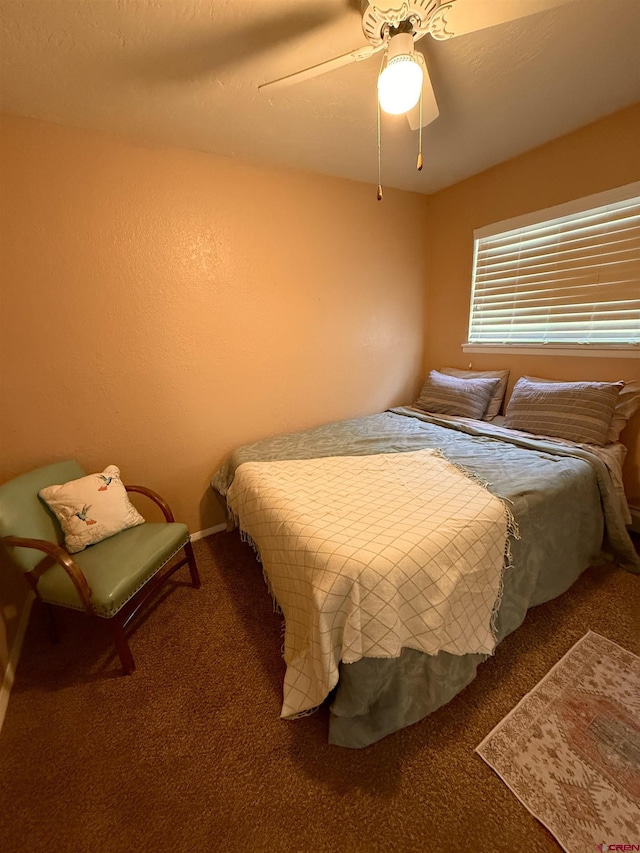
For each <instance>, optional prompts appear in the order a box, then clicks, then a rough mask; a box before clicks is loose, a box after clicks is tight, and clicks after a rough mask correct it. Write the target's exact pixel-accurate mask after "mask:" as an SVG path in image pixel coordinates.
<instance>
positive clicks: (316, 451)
mask: <svg viewBox="0 0 640 853" xmlns="http://www.w3.org/2000/svg"><path fill="white" fill-rule="evenodd" d="M422 448H438V449H439V450H441V452H442V453H443V454H444V455H445V456H446V457H447V458H448V459H449V460H450V461H451V462H453V463H455V464H457V465H461V466H463V467H464V468H465V469H466V470H468V471H469V472H471V473H472V474H474V475H476V476H478V477H480V478H481V479H482V480H484V481H486V482H487V484H488V488H489V489H490V491H491V492H493V493H494V494H495V495H497V496H498V497H500V498H503V499H504V500H507V501H509V503H510V506H511V509H512V511H513V514H514V516H515V518H516V521H517V522H518V525H519V528H520V537H521V538H520V540H518V541H515V542H513V543H512V553H513V568H511V569H509V570H507V571H506V572H505V576H504V592H503V597H502V603H501V606H500V610H499V612H498V617H497V635H498V641H500V640H502V639H503V638H504V637H505V636H507V634H509V633H511V632H512V631H513V630H515V629H516V628H517V627H518V626H519V625H520V624H521V623H522V621H523V620H524V617H525V614H526V612H527V609H528V608H529V607H532V606H534V605H536V604H541V603H542V602H545V601H549V600H550V599H552V598H555V597H556V596H558V595H560V594H561V593H563V592H565V591H566V590H567V589H568V588H569V587H570V586H571V585H572V584H573V583H574V582H575V580H576V579H577V578H578V577H579V575H580V574H581V572H582V571H584V569H586V568H587V567H588V566H590V565H594V564H595V563H597V562H598V561H599V560H601V559H602V558H603V551H604V552H605V553H607V554H608V555H609V556H610V557H612V558H613V559H614V560H615V561H616V562H618V563H619V564H620V565H621V566H623V567H624V568H626V569H628V570H630V571H634V572H640V563H639V561H638V557H637V554H636V552H635V549H634V547H633V543H632V542H631V540H630V538H629V535H628V533H627V530H626V527H625V524H624V520H623V518H622V515H621V513H620V509H619V504H618V501H617V499H616V496H615V492H614V490H613V488H612V486H611V483H610V479H609V475H608V472H607V469H606V467H605V465H604V464H603V463H602V462H601V460H600V459H598V458H597V457H596V456H594V455H593V454H591V453H589V452H588V451H586V450H583V449H580V448H577V447H567V446H566V445H560V444H557V443H554V442H552V441H541V440H537V439H533V438H526V437H523V436H521V435H510V434H509V431H508V430H496V429H495V428H492V427H491V426H490V425H484V424H482V423H480V422H477V421H473V422H461V421H450V420H448V419H446V418H441V417H435V416H432V415H427V414H424V413H419V412H417V411H416V410H414V409H411V408H397V409H392V410H390V411H388V412H384V413H381V414H376V415H370V416H368V417H364V418H357V419H354V420H349V421H339V422H336V423H331V424H325V425H323V426H321V427H317V428H315V429H310V430H305V431H303V432H299V433H293V434H290V435H287V436H277V437H275V438H270V439H265V440H263V441H259V442H256V443H255V444H251V445H246V446H244V447H240V448H238V449H237V450H236V451H235V452H234V453H233V454H232V455H231V456H230V458H229V459H228V461H227V462H226V463H225V465H223V466H222V467H221V468H220V469H219V470H218V471H217V472H216V473H215V475H214V477H213V479H212V481H211V485H212V487H213V488H214V489H215V490H216V491H217V492H219V493H220V494H221V495H222V496H224V495H225V494H226V492H227V489H228V488H229V486H230V485H231V483H232V481H233V477H234V473H235V470H236V469H237V467H238V466H239V465H241V464H242V463H243V462H247V461H268V460H275V459H310V458H317V457H321V456H347V455H359V456H363V455H371V454H378V453H393V452H403V451H410V450H418V449H422ZM484 659H485V656H483V655H462V656H455V655H450V654H447V653H445V652H440V653H439V654H437V655H425V654H423V653H421V652H417V651H414V650H412V649H404V650H403V652H402V654H401V656H400V657H399V658H393V659H382V658H363V659H362V660H360V661H358V662H356V663H352V664H344V663H343V664H341V666H340V680H339V683H338V686H337V688H336V691H335V694H334V697H333V702H332V705H331V720H330V727H329V741H330V742H331V743H334V744H338V745H341V746H348V747H362V746H366V745H368V744H370V743H373V742H375V741H377V740H379V739H380V738H382V737H384V736H385V735H387V734H390V733H391V732H394V731H397V730H398V729H400V728H403V727H404V726H407V725H410V724H412V723H414V722H417V721H418V720H420V719H422V718H423V717H425V716H426V715H427V714H429V713H431V712H433V711H435V710H436V709H437V708H439V707H440V706H441V705H444V704H445V703H446V702H448V701H449V700H450V699H452V698H453V697H454V696H455V695H456V694H457V693H458V692H459V691H460V690H462V688H463V687H465V686H466V685H467V684H468V683H469V682H470V681H472V680H473V678H474V677H475V675H476V670H477V667H478V664H479V663H481V662H482V661H483V660H484Z"/></svg>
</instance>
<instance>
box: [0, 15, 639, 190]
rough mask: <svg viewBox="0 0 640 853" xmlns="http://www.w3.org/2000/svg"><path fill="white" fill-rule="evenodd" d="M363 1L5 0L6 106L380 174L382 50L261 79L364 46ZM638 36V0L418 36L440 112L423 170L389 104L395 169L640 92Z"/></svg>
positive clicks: (449, 171) (329, 168) (387, 124)
mask: <svg viewBox="0 0 640 853" xmlns="http://www.w3.org/2000/svg"><path fill="white" fill-rule="evenodd" d="M475 2H477V3H478V4H482V3H485V4H487V3H488V4H491V3H494V4H495V3H499V2H502V0H475ZM380 5H384V4H383V3H382V0H381V2H380ZM387 5H391V4H390V3H389V4H387ZM359 8H360V4H359V0H0V26H1V30H0V48H1V56H0V74H1V79H0V106H1V108H2V109H3V111H6V112H11V113H17V114H20V115H26V116H35V117H39V118H44V119H50V120H53V121H56V122H60V123H66V124H71V125H76V126H79V127H87V128H95V129H99V130H104V131H110V132H115V133H121V134H125V135H128V136H133V137H136V138H139V139H143V140H145V141H149V142H152V143H161V144H170V145H176V146H181V147H185V148H193V149H197V150H199V151H211V152H215V153H217V154H222V155H225V156H229V157H237V158H241V159H244V160H249V161H252V162H254V163H265V164H278V165H283V166H290V167H295V168H300V169H306V170H309V171H315V172H321V173H325V174H330V175H338V176H341V177H347V178H354V179H356V180H363V181H368V182H370V183H372V184H374V185H375V184H377V154H376V77H377V73H378V70H379V64H380V63H379V56H375V57H373V58H371V59H370V60H368V61H366V62H361V63H357V64H352V65H349V66H346V67H344V68H341V69H339V70H337V71H333V72H331V73H329V74H325V75H323V76H321V77H317V78H315V79H312V80H307V81H305V82H302V83H300V84H298V85H296V86H292V87H290V88H286V89H281V90H277V91H271V92H268V91H265V92H258V89H257V87H258V84H259V83H262V82H265V81H266V80H271V79H274V78H277V77H280V76H282V75H284V74H288V73H291V72H293V71H297V70H298V69H300V68H303V67H307V66H309V65H312V64H314V63H317V62H321V61H323V60H325V59H330V58H331V57H333V56H336V55H338V54H340V53H344V52H346V51H349V50H352V49H354V48H356V47H359V46H362V45H364V44H366V41H365V38H364V36H363V33H362V30H361V17H360V13H359ZM639 37H640V0H574V2H572V3H569V4H568V5H565V6H561V7H558V8H555V9H552V10H549V11H546V12H540V13H538V14H536V15H532V16H530V17H527V18H521V19H520V20H518V21H515V22H512V23H509V24H503V25H501V26H497V27H493V28H491V29H486V30H482V31H479V32H476V33H471V34H469V35H465V36H460V37H458V38H455V39H451V40H449V41H444V42H437V41H435V40H434V39H432V38H431V37H430V36H428V35H427V36H425V37H424V38H423V39H422V40H421V41H420V42H418V46H419V48H420V49H421V50H422V51H423V52H424V53H425V55H426V59H427V63H428V66H429V69H430V75H431V78H432V81H433V84H434V87H435V91H436V96H437V99H438V103H439V107H440V117H439V118H438V119H437V120H436V121H435V122H434V123H433V124H431V125H429V126H428V127H427V128H425V130H424V132H423V137H424V138H423V145H424V151H425V167H424V169H423V171H422V172H420V173H419V172H417V171H416V169H415V162H416V153H417V138H418V134H417V132H415V133H414V132H412V131H411V130H410V129H409V127H408V125H407V123H406V120H405V118H404V117H403V116H400V117H386V116H383V127H382V141H383V149H382V164H383V184H384V185H385V186H395V187H399V188H403V189H408V190H414V191H417V192H426V193H428V192H433V191H435V190H437V189H440V188H442V187H445V186H449V185H450V184H452V183H455V182H456V181H459V180H461V179H463V178H465V177H468V176H470V175H472V174H476V173H477V172H480V171H482V170H483V169H486V168H488V167H489V166H492V165H494V164H496V163H499V162H502V161H504V160H507V159H509V158H511V157H514V156H516V155H517V154H519V153H521V152H523V151H526V150H528V149H531V148H534V147H535V146H537V145H540V144H542V143H544V142H546V141H547V140H549V139H553V138H555V137H557V136H560V135H562V134H564V133H567V132H569V131H571V130H573V129H575V128H577V127H580V126H582V125H585V124H588V123H589V122H591V121H595V120H596V119H598V118H601V117H602V116H605V115H608V114H609V113H612V112H615V111H616V110H618V109H621V108H622V107H624V106H627V105H629V104H631V103H634V102H637V101H640V59H639V52H638V47H639V44H640V38H639ZM610 156H615V152H610Z"/></svg>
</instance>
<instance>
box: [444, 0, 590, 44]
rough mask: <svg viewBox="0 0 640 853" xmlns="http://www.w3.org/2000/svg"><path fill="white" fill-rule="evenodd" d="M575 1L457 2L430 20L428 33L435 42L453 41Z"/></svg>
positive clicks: (484, 0) (447, 5) (507, 0)
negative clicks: (468, 34)
mask: <svg viewBox="0 0 640 853" xmlns="http://www.w3.org/2000/svg"><path fill="white" fill-rule="evenodd" d="M573 2H575V0H454V2H450V3H446V4H445V5H443V6H441V7H440V8H439V9H438V10H437V11H436V12H435V14H434V15H433V17H432V18H431V20H430V21H429V32H430V33H431V35H432V36H433V38H435V39H438V40H444V39H450V38H454V37H455V36H462V35H465V34H466V33H473V32H475V31H476V30H483V29H486V28H487V27H495V26H496V25H497V24H506V23H507V22H508V21H515V20H517V19H518V18H525V17H527V16H528V15H535V14H536V12H544V11H545V10H547V9H553V8H555V7H557V6H564V5H566V4H567V3H573Z"/></svg>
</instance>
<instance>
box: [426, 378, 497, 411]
mask: <svg viewBox="0 0 640 853" xmlns="http://www.w3.org/2000/svg"><path fill="white" fill-rule="evenodd" d="M499 384H500V380H499V379H458V378H457V377H456V376H445V375H444V373H439V372H438V371H437V370H432V371H431V373H429V376H428V377H427V380H426V382H425V383H424V387H423V389H422V391H421V392H420V396H419V397H418V399H417V400H416V404H415V405H416V408H418V409H423V410H424V411H425V412H431V413H432V414H435V415H455V416H456V417H460V418H481V417H482V416H483V415H484V413H485V411H486V410H487V406H488V405H489V400H490V399H491V396H492V394H493V393H494V392H495V390H496V388H497V387H498V385H499Z"/></svg>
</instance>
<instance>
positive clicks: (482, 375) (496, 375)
mask: <svg viewBox="0 0 640 853" xmlns="http://www.w3.org/2000/svg"><path fill="white" fill-rule="evenodd" d="M440 373H446V374H447V376H458V377H459V378H460V379H497V380H498V385H497V387H496V390H495V391H494V392H493V394H492V395H491V399H490V400H489V406H488V407H487V411H486V412H485V413H484V415H483V416H482V420H483V421H492V420H493V419H494V418H495V417H496V415H498V414H499V413H500V406H501V405H502V401H503V400H504V395H505V391H506V390H507V382H508V381H509V371H508V370H459V369H458V368H457V367H443V368H442V370H441V371H440Z"/></svg>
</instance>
